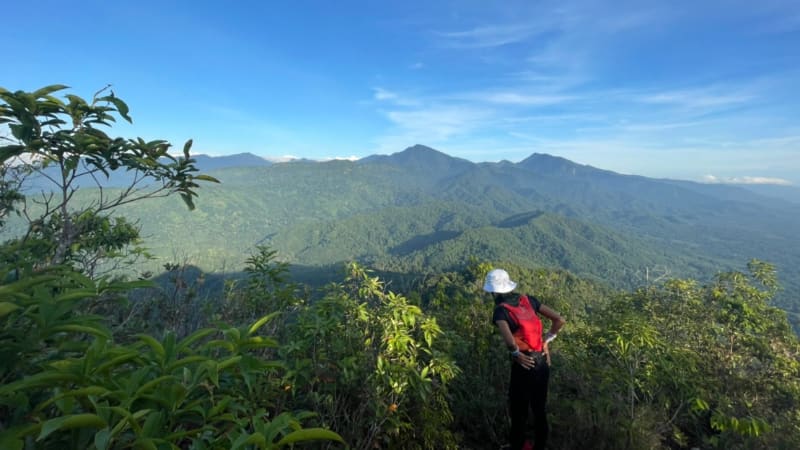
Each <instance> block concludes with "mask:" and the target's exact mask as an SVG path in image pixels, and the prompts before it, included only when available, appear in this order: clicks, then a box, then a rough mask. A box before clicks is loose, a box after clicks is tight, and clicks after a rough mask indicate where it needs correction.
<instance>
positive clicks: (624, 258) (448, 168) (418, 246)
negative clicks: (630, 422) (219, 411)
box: [112, 145, 800, 311]
mask: <svg viewBox="0 0 800 450" xmlns="http://www.w3.org/2000/svg"><path fill="white" fill-rule="evenodd" d="M254 159H258V160H260V161H262V162H263V164H261V163H259V164H256V163H254ZM239 163H241V165H238V164H239ZM198 164H199V165H201V166H203V167H205V168H206V170H208V172H209V173H210V174H211V175H213V176H215V177H216V178H218V179H219V180H220V181H221V184H219V185H215V186H210V187H207V188H205V189H204V193H203V198H202V201H201V202H199V203H198V205H197V209H196V210H195V211H192V212H189V211H185V210H183V209H182V208H179V207H177V202H178V201H179V200H178V199H174V198H173V199H164V200H158V201H153V202H149V203H147V204H141V205H136V207H135V209H133V208H130V209H126V208H122V210H121V211H120V212H121V213H122V214H124V215H125V216H127V217H132V218H137V219H139V220H140V224H141V225H142V228H143V235H144V236H146V237H147V238H148V242H149V243H150V244H149V246H150V248H151V249H152V251H153V253H154V254H155V255H157V256H158V257H159V259H158V260H157V261H156V262H155V263H153V264H154V266H153V267H151V269H153V268H157V267H160V265H161V264H163V263H164V261H175V260H178V262H189V263H193V264H197V265H199V266H200V267H202V268H203V269H204V270H210V271H218V270H234V269H236V268H238V267H240V265H241V263H242V261H243V260H244V255H246V254H247V252H248V251H250V250H251V249H252V248H253V247H254V246H255V245H257V244H267V245H270V246H272V247H273V248H274V249H276V250H277V251H278V252H279V253H278V254H279V257H280V258H281V259H283V260H285V261H287V262H290V263H292V264H300V265H306V266H323V265H330V264H336V263H340V262H343V261H349V260H357V261H362V262H366V263H369V264H370V265H372V266H373V267H376V268H378V269H384V270H393V271H399V272H406V271H414V272H435V271H440V270H448V269H453V268H457V267H460V266H463V265H464V264H466V262H467V261H468V260H469V258H470V257H471V256H475V257H478V258H483V259H489V260H498V261H511V262H514V263H517V264H520V265H523V266H529V267H540V266H547V267H560V268H564V269H568V270H570V271H572V272H573V273H576V274H579V275H582V276H587V277H591V278H595V279H599V280H604V281H606V282H608V283H610V284H611V285H614V286H620V287H632V286H638V285H641V284H643V283H645V282H647V281H648V279H652V278H653V277H658V276H660V275H669V276H692V277H697V276H703V274H706V275H707V274H709V273H714V272H715V271H718V270H727V269H740V268H742V267H744V265H745V264H746V263H747V261H749V260H750V259H751V258H759V259H763V260H767V261H770V262H773V263H775V264H776V266H777V268H778V272H779V277H780V280H781V282H782V284H783V285H784V286H785V287H786V292H784V293H783V294H782V295H781V296H779V298H780V301H781V304H782V305H783V306H784V307H786V308H788V309H790V310H794V311H797V306H796V305H798V304H800V302H797V300H796V298H797V293H798V292H800V273H799V272H798V269H797V267H800V243H799V242H798V240H797V239H796V237H795V230H798V229H800V206H798V205H794V204H791V203H789V202H786V201H783V200H780V199H776V198H771V197H767V196H763V195H759V194H757V193H755V192H753V191H750V190H745V189H743V188H741V187H735V186H725V185H707V184H699V183H692V182H687V181H675V180H659V179H651V178H646V177H641V176H632V175H621V174H617V173H614V172H610V171H606V170H601V169H597V168H594V167H591V166H585V165H580V164H576V163H573V162H571V161H568V160H566V159H563V158H559V157H554V156H550V155H543V154H533V155H531V156H530V157H528V158H526V159H525V160H523V161H520V162H519V163H511V162H508V161H502V162H498V163H472V162H469V161H467V160H464V159H459V158H453V157H450V156H448V155H446V154H444V153H441V152H439V151H436V150H434V149H431V148H428V147H425V146H421V145H417V146H414V147H410V148H408V149H406V150H404V151H402V152H398V153H395V154H392V155H375V156H370V157H367V158H364V159H361V160H359V161H355V162H353V161H328V162H312V161H294V162H287V163H279V164H270V163H269V162H268V161H266V160H263V159H260V158H257V157H255V156H253V155H249V154H242V155H236V156H230V157H223V158H213V157H201V158H199V159H198ZM112 181H113V180H112ZM112 184H113V183H112Z"/></svg>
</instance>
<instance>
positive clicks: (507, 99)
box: [461, 91, 574, 106]
mask: <svg viewBox="0 0 800 450" xmlns="http://www.w3.org/2000/svg"><path fill="white" fill-rule="evenodd" d="M461 98H463V99H465V100H473V101H477V102H486V103H498V104H506V105H522V106H543V105H553V104H557V103H563V102H566V101H569V100H572V99H574V97H572V96H567V95H530V94H524V93H519V92H513V91H505V92H492V91H487V92H478V93H468V94H462V96H461Z"/></svg>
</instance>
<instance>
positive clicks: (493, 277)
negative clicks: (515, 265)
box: [483, 269, 517, 294]
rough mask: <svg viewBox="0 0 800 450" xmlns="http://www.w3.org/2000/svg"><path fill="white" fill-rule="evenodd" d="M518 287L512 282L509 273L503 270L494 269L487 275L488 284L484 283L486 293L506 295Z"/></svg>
mask: <svg viewBox="0 0 800 450" xmlns="http://www.w3.org/2000/svg"><path fill="white" fill-rule="evenodd" d="M515 287H517V283H514V282H513V281H511V277H509V276H508V272H506V271H505V270H503V269H494V270H492V271H489V273H487V274H486V282H485V283H483V290H484V291H486V292H496V293H498V294H505V293H507V292H511V291H513V290H514V288H515Z"/></svg>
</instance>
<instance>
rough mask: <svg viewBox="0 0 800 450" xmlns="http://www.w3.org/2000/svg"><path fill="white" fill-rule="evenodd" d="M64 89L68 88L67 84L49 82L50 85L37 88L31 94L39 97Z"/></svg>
mask: <svg viewBox="0 0 800 450" xmlns="http://www.w3.org/2000/svg"><path fill="white" fill-rule="evenodd" d="M64 89H69V86H66V85H63V84H51V85H50V86H45V87H43V88H39V89H37V90H35V91H33V93H32V94H33V96H34V97H36V98H40V97H44V96H46V95H50V94H52V93H53V92H56V91H61V90H64Z"/></svg>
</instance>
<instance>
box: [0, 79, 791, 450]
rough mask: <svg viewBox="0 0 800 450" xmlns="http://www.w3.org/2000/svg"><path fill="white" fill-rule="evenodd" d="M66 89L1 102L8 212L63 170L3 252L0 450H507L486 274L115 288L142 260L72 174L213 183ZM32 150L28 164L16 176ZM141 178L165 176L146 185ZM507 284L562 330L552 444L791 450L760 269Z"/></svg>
mask: <svg viewBox="0 0 800 450" xmlns="http://www.w3.org/2000/svg"><path fill="white" fill-rule="evenodd" d="M58 88H59V87H49V88H44V89H42V90H39V91H37V92H34V93H24V92H16V93H10V92H8V91H2V90H0V97H2V100H3V102H4V103H0V113H1V115H0V117H2V119H3V121H4V122H5V123H8V124H9V127H10V129H11V131H12V134H13V139H12V141H13V142H12V144H10V145H4V146H2V147H0V154H2V156H3V170H4V177H3V185H2V192H1V194H2V195H0V198H1V199H2V201H3V203H2V209H0V211H2V215H1V216H0V217H1V218H5V216H6V215H7V214H12V213H14V212H20V213H21V214H23V215H24V214H25V211H26V206H25V205H26V203H25V202H27V201H32V200H33V199H31V198H28V197H26V196H25V195H24V190H22V189H20V187H21V186H22V185H23V184H24V175H25V174H24V170H36V169H37V167H38V165H39V164H61V167H62V169H61V172H62V174H64V178H63V181H66V183H65V184H64V189H63V190H62V193H64V194H65V195H64V196H62V197H61V198H56V197H51V199H50V200H49V202H50V203H48V204H50V205H55V206H56V207H54V208H46V211H49V213H48V214H47V215H45V216H41V217H30V218H31V219H32V220H31V221H30V230H29V232H28V233H27V234H25V236H24V237H23V238H20V239H17V240H13V241H7V242H5V243H3V244H2V247H0V256H2V262H1V263H0V265H1V266H2V267H0V270H2V272H0V273H1V274H2V276H3V278H2V283H0V352H2V355H1V357H0V380H1V382H2V385H0V448H4V449H5V448H8V449H15V450H16V449H24V448H42V449H50V448H53V449H55V448H58V449H60V448H96V449H110V448H151V449H161V448H195V449H202V448H208V449H212V448H213V449H216V448H279V447H291V446H295V445H297V446H308V447H318V448H354V449H372V448H408V449H416V448H430V449H434V448H435V449H440V448H473V449H482V448H497V447H498V446H499V445H501V444H502V443H503V442H504V436H505V433H506V424H507V418H506V415H505V392H506V388H507V381H508V380H507V374H508V364H509V361H508V360H507V354H506V352H505V351H502V345H501V344H500V342H499V339H498V338H497V337H496V332H495V330H494V329H493V326H492V324H491V323H490V321H489V318H490V317H491V309H492V305H491V304H490V302H489V301H488V298H486V297H485V296H484V294H482V293H481V291H480V282H481V280H482V278H483V275H484V274H485V273H486V271H488V269H490V268H491V267H492V266H490V265H489V263H487V262H480V261H471V262H470V263H469V264H468V265H465V267H463V268H462V269H461V270H458V271H451V272H442V273H440V274H437V275H435V276H428V277H425V278H419V279H417V282H416V283H413V284H408V286H407V287H406V288H405V289H404V292H403V293H398V292H393V291H392V290H391V289H389V287H388V286H387V284H386V283H385V282H384V281H382V280H381V279H380V278H378V277H376V276H374V275H373V274H372V273H370V271H369V270H367V269H366V268H364V267H362V266H360V265H358V264H355V263H353V264H349V265H347V267H346V268H345V271H344V274H343V275H342V276H341V281H338V282H335V283H332V284H330V285H328V286H326V287H325V288H322V289H320V290H319V291H312V290H310V289H308V288H304V287H302V286H299V285H296V284H294V283H292V282H291V280H290V279H289V278H288V275H287V266H286V265H285V264H283V263H279V262H277V261H276V260H275V252H274V251H273V250H271V249H269V248H267V247H258V248H256V249H254V250H253V253H252V255H251V257H250V258H249V259H248V261H247V269H246V271H245V274H244V277H243V278H238V279H236V280H230V281H229V282H228V283H227V284H226V288H225V289H224V291H223V292H222V293H221V294H220V295H219V296H218V297H214V298H205V297H200V296H198V295H196V292H197V287H198V285H199V284H202V283H203V277H202V276H201V277H195V278H192V279H187V278H185V277H182V276H181V272H180V267H178V266H171V267H169V269H171V270H170V272H169V273H170V274H171V277H172V278H171V284H170V285H169V286H168V287H167V288H163V287H162V288H158V287H156V286H155V285H154V284H152V283H150V282H147V281H143V280H136V281H126V280H124V279H121V278H119V277H116V278H112V277H111V276H110V275H108V274H104V273H100V272H98V271H97V268H98V267H102V264H97V263H98V262H101V261H103V260H108V261H110V262H114V261H124V260H125V258H127V257H129V256H134V257H135V256H137V254H138V250H136V249H137V248H139V247H138V245H139V244H140V242H139V237H138V234H137V229H136V227H134V226H130V224H127V223H126V222H125V221H124V219H122V218H117V217H115V216H114V215H113V208H111V209H105V210H101V209H99V208H98V206H97V205H100V204H104V203H102V200H101V201H100V202H99V203H97V204H95V206H94V209H92V208H93V207H92V206H89V207H87V208H86V209H83V210H80V211H74V210H72V209H70V208H69V206H70V199H71V198H72V197H71V191H70V186H71V184H70V183H69V180H70V174H72V175H77V173H78V172H76V171H78V170H82V169H81V167H82V166H81V164H83V162H82V161H83V160H89V161H93V162H90V163H89V164H92V166H90V167H84V169H83V170H87V169H88V170H91V169H92V168H95V169H97V168H104V169H105V170H115V169H117V170H118V169H120V168H121V169H131V170H135V171H139V172H143V173H145V174H147V173H149V174H150V175H147V176H145V178H147V179H150V180H156V181H157V182H161V183H162V184H161V186H162V188H163V189H164V190H162V191H160V192H162V193H164V194H165V195H167V194H173V193H178V194H183V195H184V199H185V200H187V201H188V203H187V204H189V205H190V206H191V205H192V202H191V200H192V197H193V196H194V189H195V188H196V187H197V185H196V184H195V182H196V181H204V177H202V175H198V174H196V171H195V170H194V167H193V166H192V159H191V157H190V155H189V154H188V147H187V149H186V153H185V158H182V159H178V160H171V161H169V160H168V161H166V162H165V160H163V159H161V157H163V155H164V154H166V148H165V147H164V146H165V145H168V144H166V143H163V142H160V143H158V144H153V148H158V149H159V150H158V151H155V150H153V151H152V152H151V151H150V150H152V149H150V150H147V151H144V150H142V148H141V147H136V145H141V143H139V144H137V142H138V141H135V140H133V141H125V140H119V138H117V139H111V138H108V139H106V138H107V136H105V134H104V133H102V132H100V131H98V130H97V128H96V127H97V126H98V125H104V124H108V122H109V116H110V115H111V114H115V113H119V114H120V115H121V116H122V117H123V118H125V117H126V116H127V106H125V105H124V103H121V100H119V99H116V98H115V97H111V98H109V97H108V96H95V98H94V99H93V101H92V102H85V101H83V100H82V99H80V98H77V97H68V103H62V102H61V101H60V100H58V99H56V98H54V97H53V96H52V94H53V93H54V92H57V91H58V90H59V89H58ZM67 119H69V120H67ZM76 119H77V120H76ZM59 121H60V122H59ZM126 142H127V144H126ZM145 144H147V143H145ZM145 146H146V145H145ZM148 148H150V147H148ZM161 150H163V151H164V152H163V153H158V152H160V151H161ZM137 151H138V152H140V153H135V152H137ZM23 153H27V154H31V153H33V154H36V155H38V156H39V157H40V158H39V159H37V158H32V159H31V158H29V159H28V161H30V162H29V163H27V164H26V165H11V164H9V163H10V162H11V161H12V159H13V158H15V157H18V156H20V155H22V154H23ZM132 153H135V154H136V156H135V157H133V156H131V157H129V156H124V155H130V154H132ZM75 155H78V156H79V157H77V158H73V156H75ZM92 158H94V159H92ZM154 168H157V169H156V170H161V171H162V172H157V171H156V172H146V171H147V170H151V169H154ZM100 172H102V170H100ZM14 173H16V174H17V175H21V176H22V177H21V178H17V177H15V176H12V175H14ZM159 173H160V175H159ZM159 177H160V178H159ZM143 179H144V178H143ZM205 181H213V179H207V178H206V179H205ZM143 189H144V190H143V191H141V192H142V193H144V194H147V193H151V192H156V190H157V189H159V188H158V187H155V188H154V187H149V188H143ZM146 199H147V197H141V198H139V199H138V200H136V201H139V200H146ZM90 205H91V204H90ZM28 211H29V210H28ZM117 219H119V221H118V220H117ZM117 226H119V228H118V227H117ZM131 249H132V250H134V251H132V252H128V251H127V250H131ZM87 262H88V264H87ZM504 267H506V268H507V269H508V270H509V271H510V272H511V274H512V276H513V277H514V278H515V279H518V280H519V281H520V282H521V285H522V286H523V287H524V288H525V290H526V291H527V292H530V293H533V294H535V295H537V296H539V297H540V298H541V299H542V300H543V301H545V302H546V303H547V304H548V305H552V306H553V307H555V308H556V309H558V310H559V311H560V312H561V313H562V315H564V316H565V317H567V318H568V320H569V324H568V328H566V329H565V330H564V332H563V333H562V334H561V336H560V337H559V339H558V340H557V341H556V342H554V345H553V351H554V354H553V375H552V385H551V386H552V387H551V396H550V401H549V409H550V417H551V426H552V433H551V434H552V439H551V441H552V444H551V446H552V448H554V449H577V448H598V449H603V448H607V449H650V448H693V447H700V448H724V449H729V448H747V449H749V448H753V449H756V448H764V449H767V448H768V449H775V448H785V449H792V448H798V447H800V425H798V424H800V344H798V340H797V338H796V336H795V335H794V334H793V333H792V331H791V329H790V327H789V324H788V322H787V320H786V316H785V313H783V312H782V311H781V310H779V309H778V308H775V307H774V306H772V305H771V304H770V300H771V299H772V298H773V296H774V294H775V292H776V291H777V289H778V286H777V282H776V277H775V271H774V269H773V268H772V266H770V265H769V264H767V263H764V262H760V261H756V260H753V261H751V262H750V264H749V265H748V270H747V272H737V271H733V272H724V273H720V274H718V275H717V276H716V277H715V278H714V279H713V281H711V282H708V283H705V284H700V283H698V282H696V281H693V280H690V279H673V280H667V281H664V282H662V283H660V284H657V285H649V286H645V287H642V288H640V289H637V290H632V291H625V292H619V291H615V290H611V289H610V288H608V287H606V286H603V285H601V284H598V283H597V282H593V281H588V280H585V279H580V278H576V277H575V276H573V275H571V274H569V273H567V272H564V271H558V270H549V269H537V270H531V269H525V268H521V267H517V266H510V265H506V264H504Z"/></svg>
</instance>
